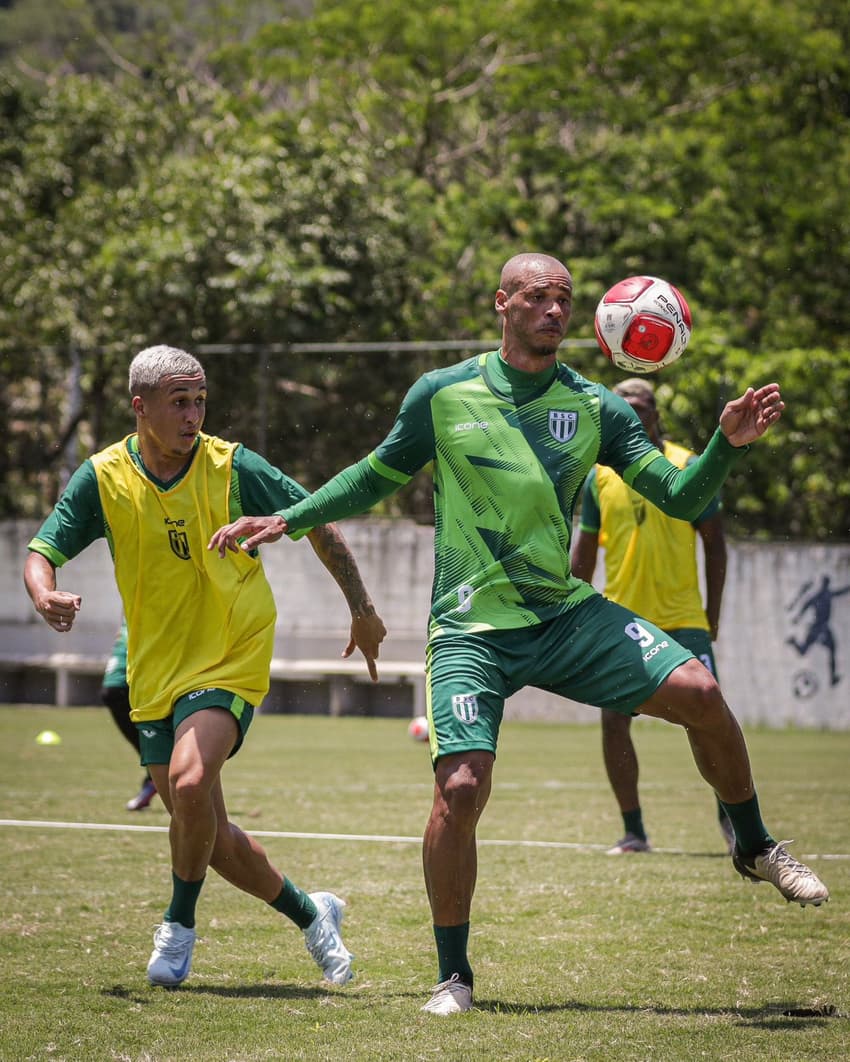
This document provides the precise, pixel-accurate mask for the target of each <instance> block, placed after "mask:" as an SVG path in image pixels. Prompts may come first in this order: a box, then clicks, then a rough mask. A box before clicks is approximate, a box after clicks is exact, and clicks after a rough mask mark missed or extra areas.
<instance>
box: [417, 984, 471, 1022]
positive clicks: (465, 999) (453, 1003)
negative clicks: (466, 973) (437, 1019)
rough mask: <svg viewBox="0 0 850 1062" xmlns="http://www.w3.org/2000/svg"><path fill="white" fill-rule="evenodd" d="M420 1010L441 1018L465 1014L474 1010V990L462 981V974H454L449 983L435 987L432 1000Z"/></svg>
mask: <svg viewBox="0 0 850 1062" xmlns="http://www.w3.org/2000/svg"><path fill="white" fill-rule="evenodd" d="M420 1009H421V1010H424V1011H426V1012H427V1013H428V1014H439V1015H440V1016H444V1015H446V1014H463V1013H464V1011H467V1010H472V989H471V988H470V987H469V985H468V984H466V983H465V982H464V981H461V979H460V974H452V975H451V977H450V978H449V979H448V981H442V982H441V983H440V984H438V985H435V986H434V989H433V994H432V995H431V998H430V999H429V1000H428V1002H427V1003H426V1004H425V1006H424V1007H421V1008H420Z"/></svg>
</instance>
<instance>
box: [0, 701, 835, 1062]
mask: <svg viewBox="0 0 850 1062" xmlns="http://www.w3.org/2000/svg"><path fill="white" fill-rule="evenodd" d="M44 729H53V730H56V731H57V732H58V733H59V734H60V735H61V737H62V743H61V745H58V746H52V747H51V746H48V747H43V746H40V745H37V744H36V742H35V736H36V734H38V733H39V731H41V730H44ZM634 731H635V737H636V742H637V745H638V751H639V755H640V758H641V769H642V795H643V804H644V811H645V817H646V821H647V826H648V828H649V829H650V832H651V836H652V840H653V843H654V844H655V846H656V847H657V851H656V852H655V853H653V854H651V855H648V856H631V857H628V856H627V857H619V858H615V857H609V856H606V855H605V854H604V848H605V847H606V846H607V845H608V844H610V843H612V842H613V841H615V840H616V839H617V837H618V836H619V834H620V832H621V830H620V820H619V815H618V813H617V811H616V807H615V804H614V801H613V797H612V796H611V794H610V792H609V789H608V785H607V782H606V780H605V777H604V772H603V768H602V762H601V752H600V741H599V733H598V728H597V727H596V726H595V725H587V726H558V725H550V724H520V723H511V724H506V725H505V727H504V728H503V732H502V749H501V752H500V756H499V760H498V762H497V765H496V774H495V789H494V795H493V797H492V799H491V801H490V805H489V807H488V809H487V811H486V813H485V815H484V818H483V820H482V824H481V828H480V839H481V842H482V843H481V847H480V866H479V879H478V890H477V894H476V900H475V906H474V910H473V923H472V933H471V957H472V961H473V965H474V967H475V972H476V999H475V1003H476V1009H475V1011H473V1012H472V1013H470V1014H466V1015H462V1016H457V1017H454V1018H448V1019H439V1018H433V1017H431V1016H429V1015H425V1014H421V1013H420V1012H419V1007H420V1006H421V1004H422V1003H424V1002H425V1000H426V999H427V998H428V995H429V990H430V988H431V986H432V985H433V983H434V981H435V978H436V965H435V959H434V949H433V938H432V933H431V926H430V918H429V913H428V908H427V904H426V900H425V892H424V886H423V883H422V872H421V867H420V851H419V844H418V838H419V836H420V835H421V832H422V827H423V825H424V823H425V819H426V817H427V814H428V810H429V807H430V799H431V772H430V766H429V764H428V761H427V750H426V747H425V746H424V745H421V744H417V743H415V742H413V741H411V740H410V739H409V738H408V737H407V735H406V723H405V721H404V720H385V719H374V720H372V719H360V718H342V719H329V718H313V717H285V716H259V717H257V719H256V720H255V722H254V726H253V728H252V730H251V733H250V734H249V737H248V740H247V742H246V745H245V748H244V749H243V751H242V752H241V753H240V754H239V755H238V756H237V757H236V758H235V759H234V760H233V761H231V762H230V763H229V764H228V766H227V768H226V770H225V775H224V785H225V792H226V794H227V796H228V803H229V808H230V813H231V816H232V818H233V819H234V820H235V821H236V822H238V823H240V825H242V826H243V827H245V828H246V829H248V830H252V831H267V832H269V833H272V834H281V833H286V834H299V833H300V834H308V835H317V836H303V837H297V836H291V837H286V836H265V837H263V838H262V843H263V844H264V845H265V846H266V847H267V849H268V851H269V854H270V856H271V857H272V859H273V861H274V862H275V863H276V864H277V865H278V866H279V867H280V868H281V869H282V870H283V871H284V872H285V873H287V874H288V875H289V876H290V877H291V878H292V879H293V880H294V881H296V882H297V883H298V884H300V885H302V886H304V887H306V888H308V889H310V890H314V889H319V888H326V889H331V890H333V891H335V892H337V893H338V894H340V895H342V896H343V897H345V898H346V900H347V901H348V904H349V906H348V910H347V917H346V923H345V929H346V942H347V943H348V945H349V947H350V948H351V949H352V951H354V952H355V954H356V957H357V962H356V967H357V978H356V980H355V981H354V982H353V983H352V984H351V985H350V986H348V987H346V988H343V989H337V988H329V987H328V986H325V985H323V984H322V983H321V982H319V981H318V980H317V977H316V968H315V966H314V965H313V963H312V962H311V960H310V959H309V957H308V955H307V953H306V951H305V949H304V945H303V939H302V936H301V934H300V933H299V932H298V931H297V930H296V929H295V928H294V927H293V926H292V925H291V924H290V923H288V922H286V921H285V920H284V919H282V918H281V916H280V915H277V914H276V913H275V912H273V911H272V910H271V909H270V908H268V907H266V906H265V905H264V904H262V903H260V902H259V901H257V900H253V899H251V898H249V897H247V896H245V895H243V894H241V893H238V892H236V891H235V890H234V889H233V888H232V887H230V886H228V885H226V884H225V883H224V882H222V881H221V880H220V879H218V878H217V877H216V876H215V875H214V874H210V877H209V880H208V882H207V884H206V886H205V889H204V893H203V895H202V897H201V902H200V905H199V912H198V916H199V921H198V931H199V939H198V944H197V946H196V949H195V958H194V964H193V972H192V976H191V978H190V980H189V981H187V982H186V984H185V985H184V986H183V987H182V988H180V989H178V990H176V991H171V992H169V991H165V990H162V989H154V988H151V987H150V986H148V984H147V982H146V979H145V966H146V963H147V958H148V955H149V953H150V947H151V938H152V933H153V929H154V926H155V925H156V924H157V922H159V921H160V919H161V915H162V911H163V909H164V907H165V904H166V903H167V900H168V894H169V883H170V877H169V860H168V843H167V837H166V835H165V833H164V832H163V831H164V828H165V827H166V823H167V816H166V814H165V812H164V811H163V809H162V805H161V804H160V803H159V802H158V801H157V802H156V804H155V805H154V806H153V807H152V808H151V809H149V810H148V811H146V812H143V813H137V814H132V813H129V812H126V811H125V810H124V802H125V801H126V799H127V798H128V797H129V796H131V795H132V793H134V792H135V789H136V787H137V785H138V782H139V780H140V777H141V772H140V770H139V769H138V767H137V765H136V763H135V761H134V758H133V753H132V751H131V749H130V748H129V746H128V745H127V744H126V742H125V741H124V739H123V738H122V737H121V736H120V735H119V734H118V732H117V731H116V729H115V727H114V726H113V724H112V722H111V720H110V718H109V716H108V713H107V712H106V711H105V710H103V709H94V708H92V709H57V708H49V709H48V708H35V707H3V708H0V779H2V784H0V819H2V820H3V824H2V825H0V867H2V871H0V887H2V913H0V933H1V934H2V938H1V939H0V956H2V963H0V1059H2V1060H3V1062H6V1060H24V1059H33V1060H41V1059H50V1060H54V1062H58V1060H68V1062H79V1060H88V1059H98V1060H99V1059H105V1060H107V1059H108V1060H131V1062H165V1060H174V1062H178V1060H179V1062H186V1060H205V1062H206V1060H210V1062H212V1060H222V1062H224V1060H228V1062H240V1060H244V1062H248V1060H251V1062H253V1060H268V1059H284V1060H287V1062H290V1060H299V1059H305V1060H314V1059H316V1060H325V1059H327V1060H331V1059H333V1060H335V1062H337V1060H342V1062H348V1060H361V1059H362V1060H369V1062H375V1060H383V1059H386V1060H394V1059H399V1060H419V1059H422V1060H432V1059H433V1060H438V1059H439V1060H449V1062H455V1060H457V1062H460V1060H482V1062H483V1060H487V1062H490V1060H523V1062H532V1060H538V1062H541V1060H544V1059H549V1060H556V1059H557V1060H561V1059H570V1060H591V1059H593V1060H597V1059H598V1060H603V1059H604V1060H615V1062H616V1060H671V1062H682V1060H685V1059H688V1060H691V1059H694V1060H695V1059H707V1060H719V1059H736V1060H737V1059H747V1062H753V1060H774V1059H776V1060H782V1062H792V1060H796V1059H817V1060H819V1062H823V1060H826V1062H838V1060H842V1059H847V1058H848V1057H850V1019H849V1018H848V1014H850V733H825V732H809V731H791V730H780V731H768V730H753V731H749V732H748V735H747V736H748V740H749V744H750V750H751V754H752V758H753V764H754V769H755V773H756V778H757V780H758V783H759V792H760V797H761V803H762V808H763V811H764V814H765V819H766V821H767V823H768V826H769V828H770V829H771V830H772V831H773V833H774V834H775V835H776V836H777V837H781V838H796V839H797V843H796V844H795V846H794V847H793V849H792V851H793V852H794V854H796V855H797V856H798V857H800V858H803V859H805V860H806V861H808V862H810V863H811V864H812V865H813V867H814V869H815V870H816V871H817V872H818V873H819V874H820V875H821V877H823V879H824V880H825V881H826V882H827V884H828V885H829V886H830V889H831V891H832V899H831V901H830V903H829V904H827V905H825V906H823V907H821V908H819V909H815V908H806V909H801V908H800V907H798V906H790V905H788V904H786V903H785V902H784V901H783V900H782V899H781V897H780V896H779V894H778V893H777V892H776V891H775V890H774V889H773V888H772V887H770V886H768V885H760V886H758V887H754V886H752V885H749V884H745V883H744V882H742V881H741V880H740V878H739V877H738V876H737V875H736V874H735V873H734V872H733V870H732V867H731V864H730V862H729V859H728V857H726V856H725V855H724V854H723V849H722V844H721V838H720V833H719V830H718V829H717V826H716V823H715V819H714V810H713V798H712V796H711V793H710V792H709V790H708V789H707V788H706V786H705V785H704V783H702V781H701V780H700V779H699V777H698V776H697V774H696V770H695V768H694V767H693V764H692V761H691V759H690V754H689V751H688V747H687V742H686V739H685V736H684V735H683V734H682V733H681V732H680V731H679V730H677V729H676V728H673V727H668V726H665V725H663V724H660V723H654V722H652V721H645V720H641V721H640V722H639V723H638V724H636V726H635V728H634ZM13 821H15V822H26V823H31V824H29V825H16V824H12V823H13ZM37 821H41V822H44V823H47V822H50V823H66V824H116V825H117V826H118V827H119V828H117V829H114V830H103V829H100V830H98V829H94V828H88V827H86V828H78V829H72V828H71V827H70V825H69V826H66V827H59V826H55V825H53V826H48V825H35V824H34V823H35V822H37ZM122 825H127V826H129V827H140V826H142V827H155V829H148V830H138V829H135V830H134V829H129V828H127V829H124V828H120V827H121V826H122ZM322 835H334V836H322ZM339 835H344V837H343V838H342V839H340V838H339ZM406 838H412V840H406ZM528 842H539V843H538V844H529V843H528ZM540 842H542V843H540ZM545 842H550V844H549V845H548V846H547V844H545ZM558 844H560V845H561V847H558Z"/></svg>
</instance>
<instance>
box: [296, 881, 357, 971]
mask: <svg viewBox="0 0 850 1062" xmlns="http://www.w3.org/2000/svg"><path fill="white" fill-rule="evenodd" d="M310 899H311V900H312V901H313V903H314V904H315V905H316V910H317V911H318V912H319V913H318V914H317V915H316V917H315V918H314V919H313V921H312V922H311V923H310V925H309V926H307V928H306V929H305V930H304V943H305V944H306V945H307V951H309V952H310V954H311V955H312V957H313V958H314V959H315V961H316V963H317V964H318V967H319V969H320V970H321V971H322V975H323V976H324V978H325V980H326V981H330V982H331V983H332V984H335V985H344V984H346V983H347V982H348V981H350V980H351V979H352V977H354V971H353V970H352V969H351V962H352V960H353V958H354V956H353V955H352V954H351V952H350V951H349V950H348V948H346V946H345V945H344V944H343V942H342V937H341V936H340V929H339V927H340V924H341V923H342V918H343V909H344V908H345V901H344V900H340V898H339V897H338V896H334V894H333V893H332V892H311V893H310Z"/></svg>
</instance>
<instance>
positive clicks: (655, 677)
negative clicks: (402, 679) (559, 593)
mask: <svg viewBox="0 0 850 1062" xmlns="http://www.w3.org/2000/svg"><path fill="white" fill-rule="evenodd" d="M692 658H693V654H692V653H691V652H690V651H689V650H688V649H685V648H683V647H682V646H681V645H679V643H678V642H677V641H675V640H674V639H673V638H672V637H671V636H670V635H669V634H667V633H665V632H664V631H663V630H661V628H660V627H656V626H655V625H654V624H653V623H650V622H649V621H648V620H644V619H641V618H640V617H638V616H635V614H634V613H633V612H630V611H628V610H626V609H624V608H622V607H621V606H620V605H616V604H614V602H613V601H609V600H608V599H607V598H604V597H602V596H601V595H600V594H596V595H594V596H593V597H590V598H587V599H586V600H585V601H582V602H581V604H579V605H576V607H575V608H573V609H570V611H569V612H567V613H564V614H563V615H561V616H557V617H556V618H555V619H553V620H549V621H547V622H545V623H541V624H538V625H537V626H534V627H521V628H518V629H516V630H500V631H484V632H478V633H475V634H462V635H449V636H441V637H438V638H434V639H433V640H432V641H431V643H430V644H429V646H428V653H427V660H426V669H425V690H426V698H427V703H428V722H429V734H430V741H431V758H432V760H433V762H435V763H436V761H437V760H438V759H439V758H440V757H441V756H449V755H451V754H452V753H456V752H468V751H470V750H472V749H484V750H487V751H489V752H492V753H493V754H494V755H495V753H496V744H497V741H498V736H499V727H500V725H501V722H502V713H503V711H504V706H505V699H506V698H507V697H510V696H511V695H512V694H514V693H517V692H518V691H519V690H521V689H522V688H523V687H524V686H535V687H537V688H538V689H542V690H547V691H549V692H551V693H557V694H559V695H560V696H562V697H569V698H570V699H571V700H574V701H579V702H581V703H582V704H589V705H592V706H594V707H597V708H612V709H614V710H615V711H618V712H623V713H624V714H625V715H633V714H634V713H635V711H636V709H638V708H639V707H640V706H641V705H642V704H643V703H644V702H645V701H647V700H649V698H650V697H651V696H652V695H653V693H655V691H656V690H657V689H658V687H659V686H660V685H661V684H662V683H663V682H664V680H665V679H666V678H667V677H668V676H669V674H670V673H671V672H672V671H673V670H675V668H677V667H679V666H680V665H681V664H684V663H685V662H686V661H688V660H690V659H692Z"/></svg>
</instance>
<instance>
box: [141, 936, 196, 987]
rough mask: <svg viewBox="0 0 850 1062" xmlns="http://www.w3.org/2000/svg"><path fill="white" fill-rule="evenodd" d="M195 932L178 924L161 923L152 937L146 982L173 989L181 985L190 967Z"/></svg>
mask: <svg viewBox="0 0 850 1062" xmlns="http://www.w3.org/2000/svg"><path fill="white" fill-rule="evenodd" d="M194 946H195V930H194V929H187V928H186V926H181V925H180V923H179V922H163V923H162V925H161V926H157V927H156V932H155V933H154V935H153V953H152V954H151V957H150V960H149V962H148V980H149V981H150V983H151V984H152V985H164V986H165V987H171V988H173V987H174V986H175V985H179V984H182V983H183V982H184V981H185V980H186V978H187V977H188V976H189V970H190V969H191V967H192V949H193V948H194Z"/></svg>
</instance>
